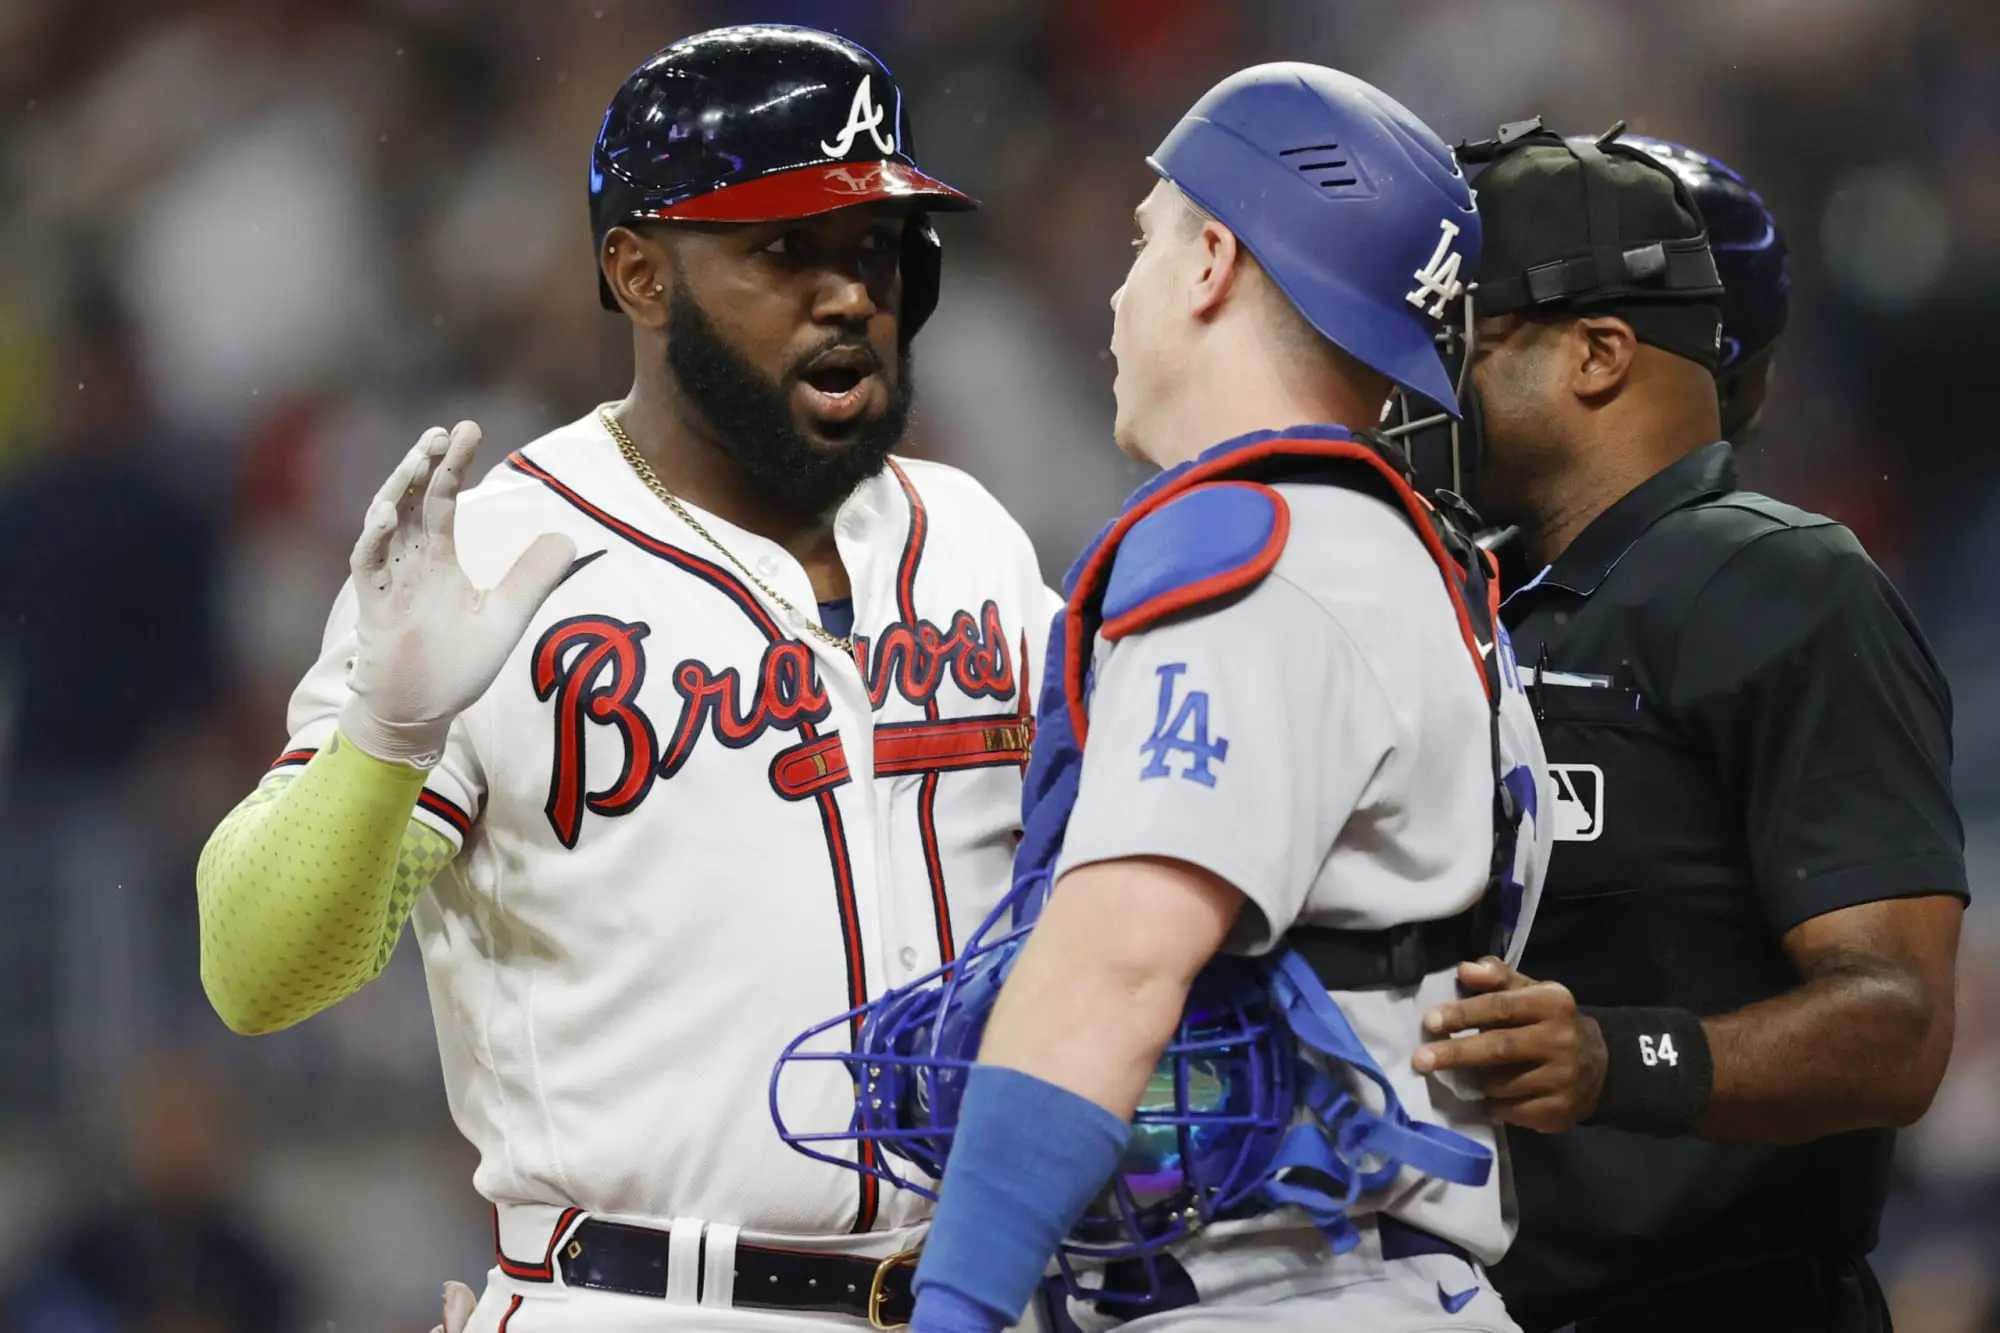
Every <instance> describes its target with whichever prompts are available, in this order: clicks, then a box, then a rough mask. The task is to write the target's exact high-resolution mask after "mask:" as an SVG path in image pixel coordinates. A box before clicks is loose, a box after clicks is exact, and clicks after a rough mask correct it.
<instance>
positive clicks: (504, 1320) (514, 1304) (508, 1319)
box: [498, 1296, 527, 1333]
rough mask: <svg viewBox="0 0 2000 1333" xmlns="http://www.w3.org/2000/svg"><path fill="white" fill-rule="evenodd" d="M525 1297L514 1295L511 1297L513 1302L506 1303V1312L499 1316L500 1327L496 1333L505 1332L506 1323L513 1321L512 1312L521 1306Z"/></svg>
mask: <svg viewBox="0 0 2000 1333" xmlns="http://www.w3.org/2000/svg"><path fill="white" fill-rule="evenodd" d="M526 1299H527V1298H526V1297H524V1296H516V1297H515V1298H514V1299H513V1302H512V1303H511V1304H509V1305H508V1307H507V1313H506V1314H503V1315H501V1316H500V1328H499V1331H498V1333H507V1325H509V1324H511V1323H513V1322H514V1312H515V1311H516V1310H519V1309H520V1308H521V1302H522V1301H524V1300H526Z"/></svg>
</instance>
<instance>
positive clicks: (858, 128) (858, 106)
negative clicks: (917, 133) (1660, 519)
mask: <svg viewBox="0 0 2000 1333" xmlns="http://www.w3.org/2000/svg"><path fill="white" fill-rule="evenodd" d="M874 77H875V76H874V75H872V74H864V75H862V76H861V86H860V87H859V88H856V89H855V90H854V101H853V102H852V103H850V104H849V106H848V108H847V123H846V124H845V125H843V126H841V127H840V133H839V134H837V135H835V136H834V139H833V142H831V143H828V142H827V141H826V140H825V139H821V140H820V141H819V150H820V151H821V152H822V153H825V154H826V155H827V156H828V157H846V156H847V155H848V154H849V153H851V152H853V151H854V140H855V137H856V136H858V135H859V134H860V133H861V132H862V131H863V130H866V131H868V137H869V138H871V139H873V140H874V141H875V146H876V147H877V148H879V149H881V150H882V151H883V152H884V153H893V152H895V151H896V132H895V127H894V126H891V127H890V130H889V132H888V133H887V134H884V133H883V132H882V114H883V110H884V109H883V108H882V107H879V106H876V105H875V94H874V92H873V91H872V90H871V88H870V87H869V85H870V83H872V82H873V80H874Z"/></svg>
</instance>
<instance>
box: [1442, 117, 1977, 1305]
mask: <svg viewBox="0 0 2000 1333" xmlns="http://www.w3.org/2000/svg"><path fill="white" fill-rule="evenodd" d="M1467 151H1468V155H1469V156H1471V157H1474V158H1478V157H1486V158H1489V159H1490V160H1492V165H1491V166H1489V167H1488V168H1487V170H1486V171H1485V172H1484V174H1483V175H1482V176H1481V177H1480V178H1479V180H1478V195H1479V213H1480V218H1481V221H1482V223H1483V225H1484V228H1485V232H1486V250H1485V254H1484V257H1483V258H1482V260H1481V264H1480V269H1479V273H1478V279H1479V285H1478V287H1477V289H1476V293H1475V302H1476V305H1475V315H1476V320H1475V324H1474V338H1473V346H1474V349H1475V350H1474V351H1473V354H1472V355H1473V364H1472V375H1471V381H1472V385H1473V388H1474V392H1475V394H1476V398H1477V406H1478V407H1479V408H1480V409H1481V415H1482V416H1483V433H1484V438H1483V442H1482V448H1481V453H1482V461H1481V465H1480V471H1479V473H1478V474H1477V481H1476V497H1475V498H1476V500H1477V503H1478V506H1479V509H1480V511H1481V512H1482V514H1484V515H1485V517H1486V518H1487V519H1489V520H1490V521H1493V522H1497V523H1503V524H1512V525H1517V526H1518V527H1519V529H1520V540H1521V542H1522V544H1523V546H1524V548H1525V553H1526V555H1527V556H1528V558H1529V560H1528V568H1530V569H1539V570H1540V572H1539V573H1538V574H1536V575H1535V576H1534V577H1533V578H1531V579H1529V580H1528V581H1527V582H1526V583H1525V584H1524V585H1523V586H1522V587H1521V588H1519V589H1518V590H1517V591H1515V592H1514V593H1513V595H1512V596H1511V597H1510V599H1509V600H1508V601H1507V603H1506V606H1505V610H1504V618H1505V621H1506V624H1507V626H1508V628H1509V630H1510V631H1511V633H1512V636H1513V641H1514V647H1515V652H1516V655H1517V657H1518V659H1519V661H1520V662H1521V664H1522V666H1523V668H1524V672H1525V673H1526V674H1527V675H1528V676H1529V677H1530V678H1531V680H1532V684H1531V686H1530V695H1531V698H1533V700H1534V701H1535V703H1536V706H1537V711H1538V715H1539V717H1540V720H1541V724H1542V734H1543V740H1544V744H1545V745H1546V747H1547V750H1548V755H1549V760H1550V768H1551V770H1552V772H1553V774H1554V775H1555V778H1556V784H1557V789H1558V795H1559V798H1560V799H1559V801H1558V805H1557V809H1556V810H1555V812H1554V822H1555V828H1556V837H1557V839H1558V840H1559V841H1558V846H1557V848H1556V852H1555V856H1554V858H1553V861H1552V864H1551V867H1550V873H1549V879H1548V881H1547V884H1546V887H1545V888H1544V891H1543V896H1542V900H1541V906H1540V909H1539V912H1538V915H1537V917H1536V919H1535V922H1534V927H1533V931H1532V933H1531V935H1530V937H1529V942H1528V948H1527V953H1526V956H1525V957H1524V959H1523V960H1522V971H1521V973H1518V974H1517V973H1514V972H1511V971H1509V970H1508V969H1506V968H1505V967H1504V966H1503V965H1501V964H1499V963H1497V962H1496V961H1494V960H1487V961H1486V962H1483V963H1479V964H1468V965H1467V966H1466V967H1465V968H1464V969H1463V970H1462V972H1461V981H1462V982H1463V984H1464V987H1465V989H1466V990H1468V991H1470V992H1484V993H1475V994H1472V995H1471V996H1470V997H1469V998H1467V999H1465V1000H1463V1001H1460V1002H1458V1003H1455V1004H1449V1005H1446V1006H1443V1007H1442V1008H1441V1009H1440V1010H1439V1011H1437V1012H1435V1013H1433V1014H1431V1015H1429V1016H1428V1017H1427V1019H1426V1023H1427V1026H1429V1027H1430V1028H1431V1030H1432V1031H1433V1032H1435V1033H1437V1034H1440V1037H1442V1034H1447V1033H1454V1032H1466V1031H1467V1030H1468V1029H1476V1030H1477V1031H1476V1033H1474V1034H1473V1035H1465V1036H1460V1037H1457V1038H1454V1039H1449V1040H1443V1039H1441V1040H1438V1041H1436V1042H1434V1043H1433V1044H1431V1045H1429V1046H1426V1047H1423V1048H1421V1049H1420V1050H1419V1052H1418V1053H1417V1056H1416V1057H1415V1061H1414V1063H1415V1064H1416V1066H1417V1067H1418V1068H1419V1069H1434V1068H1435V1069H1443V1068H1450V1067H1464V1068H1469V1069H1471V1070H1473V1071H1474V1072H1475V1074H1476V1076H1477V1078H1478V1079H1479V1081H1480V1082H1481V1083H1482V1084H1483V1085H1484V1088H1485V1091H1486V1093H1487V1095H1488V1096H1489V1098H1490V1099H1491V1100H1492V1103H1493V1105H1494V1109H1495V1112H1496V1114H1497V1115H1498V1116H1499V1118H1500V1119H1502V1120H1505V1121H1508V1122H1510V1123H1513V1124H1515V1125H1519V1126H1522V1127H1525V1128H1527V1129H1531V1130H1537V1131H1541V1132H1540V1133H1529V1134H1521V1133H1517V1134H1514V1135H1512V1136H1511V1137H1510V1139H1509V1144H1510V1148H1511V1150H1512V1156H1513V1165H1514V1171H1515V1182H1516V1189H1517V1192H1518V1196H1519V1201H1520V1210H1521V1227H1520V1234H1519V1237H1518V1239H1517V1240H1516V1242H1515V1244H1514V1248H1513V1249H1512V1251H1510V1253H1509V1255H1508V1258H1507V1260H1506V1262H1505V1263H1504V1264H1503V1265H1502V1266H1501V1267H1500V1268H1499V1269H1498V1270H1496V1272H1495V1274H1494V1280H1495V1282H1496V1283H1497V1284H1498V1285H1499V1287H1500V1290H1501V1292H1502V1294H1503V1295H1504V1296H1505V1297H1506V1299H1507V1304H1508V1307H1509V1309H1510V1311H1512V1313H1513V1314H1514V1315H1515V1317H1516V1318H1517V1319H1518V1320H1519V1321H1520V1323H1521V1325H1522V1327H1523V1328H1524V1329H1525V1330H1528V1333H1544V1331H1546V1330H1555V1329H1560V1328H1566V1327H1573V1328H1574V1329H1575V1330H1576V1333H1613V1331H1614V1330H1615V1331H1616V1333H1650V1331H1651V1330H1674V1333H1688V1331H1691V1330H1704V1331H1707V1333H1732V1331H1733V1330H1746V1333H1747V1330H1753V1329H1754V1330H1757V1331H1758V1333H1786V1331H1788V1330H1800V1331H1804V1330H1841V1331H1842V1333H1845V1331H1846V1330H1856V1333H1861V1331H1864V1330H1866V1331H1873V1330H1886V1329H1887V1328H1888V1327H1889V1315H1888V1310H1887V1307H1886V1305H1885V1304H1884V1302H1883V1300H1882V1295H1881V1291H1880V1288H1879V1287H1878V1286H1877V1284H1876V1282H1875V1280H1874V1277H1873V1275H1872V1274H1871V1273H1870V1271H1869V1269H1868V1266H1867V1263H1866V1261H1865V1259H1864V1256H1865V1254H1866V1253H1867V1252H1868V1250H1869V1249H1870V1248H1871V1247H1872V1246H1873V1244H1874V1242H1875V1232H1876V1227H1877V1223H1878V1221H1879V1218H1880V1215H1881V1210H1882V1204H1883V1198H1884V1193H1885V1190H1886V1185H1887V1176H1888V1169H1889V1158H1890V1153H1891V1149H1892V1146H1893V1141H1894V1129H1895V1127H1897V1126H1902V1125H1908V1124H1910V1123H1912V1122H1913V1121H1915V1120H1916V1119H1917V1118H1918V1117H1919V1116H1921V1115H1922V1114H1923V1113H1924V1111H1925V1109H1926V1108H1927V1107H1928V1106H1929V1105H1930V1102H1931V1098H1932V1096H1933V1095H1934V1093H1935V1092H1936V1090H1937V1086H1938V1082H1939V1080H1940V1079H1941V1078H1942V1077H1943V1074H1944V1069H1945V1065H1946V1062H1947V1060H1948V1058H1949V1056H1950V1052H1951V1038H1952V1021H1953V1009H1952V984H1953V976H1952V974H1953V962H1954V956H1955V954H1956V952H1957V946H1958V932H1959V918H1960V914H1961V912H1962V910H1963V906H1964V903H1965V900H1966V896H1967V895H1966V879H1965V866H1964V856H1963V834H1962V831H1961V828H1960V823H1959V818H1958V814H1957V811H1956V809H1955V808H1954V806H1953V803H1952V796H1951V782H1950V767H1951V702H1950V696H1949V692H1948V690H1947V687H1946V685H1945V681H1944V678H1943V676H1942V674H1941V673H1940V672H1939V669H1938V666H1937V663H1936V661H1935V660H1934V659H1933V658H1932V656H1931V652H1930V649H1929V647H1928V646H1927V645H1926V644H1925V642H1924V638H1923V634H1922V632H1921V631H1920V630H1919V629H1918V627H1917V624H1916V622H1915V621H1914V619H1913V618H1912V617H1911V615H1910V612H1909V610H1908V608H1906V607H1905V606H1904V605H1903V601H1902V599H1901V598H1900V597H1899V596H1898V595H1897V593H1896V590H1895V589H1894V588H1893V587H1892V586H1891V585H1890V583H1889V581H1888V580H1887V579H1886V578H1885V577H1883V575H1882V572H1881V571H1880V570H1879V569H1877V568H1876V567H1875V565H1874V563H1873V562H1872V561H1871V560H1870V559H1869V558H1868V555H1867V553H1866V552H1865V551H1864V550H1862V548H1861V545H1860V543H1859V542H1857V541H1856V540H1855V538H1854V535H1853V534H1852V533H1851V532H1849V531H1848V530H1847V529H1846V528H1844V527H1842V526H1841V525H1839V524H1838V523H1835V522H1833V521H1832V520H1830V519H1827V518H1823V517H1821V516H1819V515H1817V514H1810V513H1806V512H1805V511H1803V510H1800V509H1796V508H1793V507H1792V506H1790V505H1786V504H1782V503H1780V502H1778V501H1776V500H1772V499H1769V498H1767V497H1765V496H1762V495H1757V494H1753V493H1751V492H1747V491H1744V490H1741V489H1739V488H1738V486H1737V482H1736V470H1735V463H1734V459H1733V457H1732V450H1731V446H1730V445H1729V444H1728V443H1727V442H1725V441H1722V440H1720V439H1719V436H1720V434H1721V428H1720V423H1719V417H1718V410H1717V400H1716V388H1715V382H1714V378H1713V374H1712V372H1713V371H1714V369H1715V367H1716V365H1717V359H1718V352H1719V348H1720V343H1721V316H1720V311H1719V305H1718V302H1719V300H1720V297H1721V291H1722V289H1721V286H1720V284H1719V282H1718V281H1717V277H1716V270H1715V265H1714V261H1713V258H1712V256H1711V253H1710V251H1709V247H1708V244H1707V239H1706V236H1705V234H1704V232H1703V229H1702V224H1701V220H1700V215H1699V213H1698V212H1697V211H1696V208H1695V205H1694V202H1693V200H1692V199H1691V198H1690V196H1689V195H1688V193H1687V191H1686V189H1685V187H1684V186H1683V185H1682V184H1681V183H1680V182H1679V181H1678V180H1677V179H1676V178H1675V176H1674V175H1673V174H1671V173H1670V172H1669V171H1667V170H1666V169H1664V168H1663V167H1662V166H1661V165H1660V164H1659V163H1658V162H1656V161H1655V160H1653V159H1652V158H1650V157H1649V156H1647V155H1646V154H1645V153H1643V152H1641V151H1640V150H1639V149H1637V148H1634V147H1631V146H1629V145H1626V144H1622V143H1619V142H1617V141H1616V140H1615V138H1613V137H1610V136H1607V137H1606V138H1605V139H1603V140H1600V141H1597V142H1595V143H1592V142H1590V141H1583V142H1580V143H1578V142H1570V143H1565V142H1564V141H1563V140H1562V139H1560V138H1559V137H1557V136H1556V135H1554V134H1552V133H1549V132H1547V131H1545V130H1542V129H1541V128H1540V126H1539V123H1538V122H1526V123H1523V124H1521V125H1516V126H1511V127H1508V129H1506V130H1503V131H1502V135H1501V138H1500V139H1499V140H1496V141H1494V142H1493V143H1491V144H1486V145H1480V146H1477V147H1476V148H1474V149H1471V150H1467ZM1524 974H1525V975H1524ZM1533 978H1541V980H1539V981H1538V980H1534V979H1533ZM1572 1125H1578V1126H1580V1127H1579V1128H1576V1129H1575V1130H1574V1131H1573V1132H1570V1133H1557V1131H1562V1130H1568V1129H1570V1127H1571V1126H1572Z"/></svg>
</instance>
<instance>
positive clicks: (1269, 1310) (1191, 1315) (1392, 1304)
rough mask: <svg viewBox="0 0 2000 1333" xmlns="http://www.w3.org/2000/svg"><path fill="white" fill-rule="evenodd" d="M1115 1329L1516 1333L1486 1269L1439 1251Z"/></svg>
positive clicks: (1134, 1332)
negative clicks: (1249, 1301)
mask: <svg viewBox="0 0 2000 1333" xmlns="http://www.w3.org/2000/svg"><path fill="white" fill-rule="evenodd" d="M1468 1293H1470V1294H1468ZM1454 1307H1456V1309H1455V1311H1454ZM1118 1327H1119V1329H1120V1330H1121V1333H1123V1331H1124V1330H1129V1331H1130V1333H1206V1331H1207V1330H1215V1331H1216V1333H1224V1331H1225V1330H1226V1331H1227V1333H1521V1330H1520V1326H1519V1325H1517V1324H1515V1322H1514V1320H1513V1318H1512V1317H1511V1316H1509V1315H1508V1313H1507V1307H1506V1306H1505V1305H1503V1304H1502V1303H1501V1301H1500V1295H1499V1293H1498V1292H1496V1291H1494V1290H1493V1284H1492V1283H1490V1282H1488V1281H1487V1280H1486V1274H1485V1273H1484V1272H1483V1271H1482V1270H1481V1269H1480V1268H1479V1267H1478V1266H1477V1265H1474V1264H1469V1263H1467V1262H1466V1261H1465V1260H1463V1259H1454V1258H1452V1257H1451V1256H1449V1255H1442V1254H1421V1255H1417V1256H1416V1257H1414V1258H1410V1259H1390V1260H1386V1261H1384V1262H1383V1265H1382V1272H1381V1274H1380V1275H1379V1276H1376V1277H1372V1278H1364V1279H1362V1280H1360V1281H1357V1282H1352V1283H1349V1284H1347V1285H1345V1286H1340V1287H1335V1288H1333V1289H1332V1290H1330V1291H1321V1292H1315V1293H1313V1294H1312V1295H1308V1296H1293V1297H1289V1298H1287V1299H1285V1300H1282V1301H1274V1302H1272V1303H1270V1304H1268V1305H1235V1304H1223V1303H1218V1304H1214V1305H1207V1304H1204V1305H1190V1306H1187V1307H1185V1308H1183V1309H1179V1310H1169V1311H1167V1312H1166V1313H1165V1314H1156V1315H1146V1316H1143V1317H1141V1318H1138V1319H1134V1320H1131V1321H1130V1322H1128V1323H1125V1324H1121V1325H1119V1326H1118Z"/></svg>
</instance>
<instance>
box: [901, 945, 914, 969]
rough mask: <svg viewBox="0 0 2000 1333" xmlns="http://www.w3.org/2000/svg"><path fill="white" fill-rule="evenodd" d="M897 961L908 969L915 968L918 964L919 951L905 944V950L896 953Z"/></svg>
mask: <svg viewBox="0 0 2000 1333" xmlns="http://www.w3.org/2000/svg"><path fill="white" fill-rule="evenodd" d="M896 961H897V962H899V963H901V964H902V965H903V967H904V968H905V969H906V970H907V969H911V968H914V967H916V965H917V951H916V950H915V949H912V948H911V947H910V946H909V945H907V944H905V945H904V946H903V951H902V952H901V953H899V954H897V955H896Z"/></svg>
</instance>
